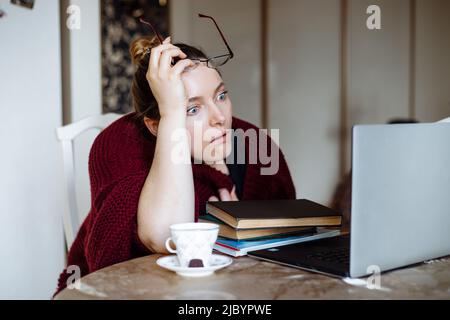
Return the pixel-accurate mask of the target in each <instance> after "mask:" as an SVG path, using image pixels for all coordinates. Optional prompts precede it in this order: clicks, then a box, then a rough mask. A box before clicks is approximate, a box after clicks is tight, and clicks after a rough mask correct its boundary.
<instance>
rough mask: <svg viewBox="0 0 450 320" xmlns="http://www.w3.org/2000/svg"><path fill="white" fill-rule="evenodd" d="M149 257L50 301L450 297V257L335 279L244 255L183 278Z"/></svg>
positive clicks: (86, 280) (108, 270)
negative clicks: (370, 278) (370, 281)
mask: <svg viewBox="0 0 450 320" xmlns="http://www.w3.org/2000/svg"><path fill="white" fill-rule="evenodd" d="M160 256H161V255H152V256H147V257H142V258H138V259H134V260H130V261H126V262H123V263H120V264H117V265H114V266H110V267H107V268H105V269H102V270H99V271H97V272H94V273H91V274H89V275H87V276H86V277H84V278H82V279H81V285H80V288H79V289H72V290H70V289H65V290H63V291H62V292H60V293H59V294H58V295H57V296H56V297H55V299H56V300H62V299H181V300H184V299H186V300H210V299H211V300H213V299H216V300H228V299H230V300H231V299H238V300H240V299H252V300H253V299H268V300H272V299H450V259H449V258H446V259H440V260H434V261H430V262H427V263H424V264H420V265H417V266H414V267H409V268H404V269H399V270H395V271H391V272H387V273H383V274H382V275H381V283H380V284H381V286H380V287H378V288H376V289H369V288H367V281H366V280H367V279H337V278H331V277H327V276H324V275H320V274H316V273H310V272H307V271H303V270H299V269H295V268H290V267H285V266H281V265H277V264H274V263H269V262H264V261H259V260H255V259H252V258H248V257H242V258H236V259H234V261H233V263H232V264H231V265H230V266H229V267H227V268H224V269H222V270H219V271H216V273H214V274H213V275H211V276H207V277H203V278H185V277H181V276H179V275H177V274H175V273H174V272H172V271H169V270H166V269H163V268H161V267H159V266H158V265H157V264H156V260H157V259H158V258H159V257H160Z"/></svg>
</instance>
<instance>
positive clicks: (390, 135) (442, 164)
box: [248, 123, 450, 278]
mask: <svg viewBox="0 0 450 320" xmlns="http://www.w3.org/2000/svg"><path fill="white" fill-rule="evenodd" d="M352 137H353V141H352V142H353V144H352V204H351V206H352V210H351V226H350V234H348V235H339V236H337V237H332V238H327V239H321V240H317V241H311V242H307V243H300V244H292V245H287V246H283V247H277V248H272V249H265V250H259V251H254V252H249V253H248V255H249V256H252V257H254V258H258V259H262V260H266V261H271V262H275V263H279V264H283V265H287V266H291V267H296V268H300V269H306V270H309V271H314V272H319V273H323V274H326V275H331V276H336V277H352V278H358V277H363V276H366V275H369V274H373V272H374V270H377V271H380V272H382V271H387V270H392V269H397V268H400V267H405V266H409V265H412V264H417V263H421V262H423V261H426V260H431V259H435V258H439V257H444V256H447V255H450V232H449V230H450V124H448V123H433V124H432V123H429V124H426V123H421V124H397V125H392V124H390V125H358V126H355V127H354V128H353V132H352Z"/></svg>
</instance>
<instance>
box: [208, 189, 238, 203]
mask: <svg viewBox="0 0 450 320" xmlns="http://www.w3.org/2000/svg"><path fill="white" fill-rule="evenodd" d="M219 197H220V201H239V199H238V197H237V195H236V186H234V187H233V190H231V192H229V191H228V190H227V189H225V188H223V189H219ZM208 201H219V199H218V198H217V197H216V196H211V197H210V198H209V200H208Z"/></svg>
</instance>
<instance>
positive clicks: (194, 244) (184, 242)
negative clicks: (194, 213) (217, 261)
mask: <svg viewBox="0 0 450 320" xmlns="http://www.w3.org/2000/svg"><path fill="white" fill-rule="evenodd" d="M170 234H171V237H170V238H168V239H167V240H166V248H167V250H168V251H169V252H171V253H176V254H177V256H178V260H179V262H180V266H181V267H184V268H186V267H189V263H190V262H191V260H193V259H196V260H197V259H198V260H201V261H202V262H203V266H204V267H209V266H210V259H211V254H212V250H213V247H214V243H215V242H216V240H217V235H218V234H219V225H217V224H214V223H194V222H190V223H180V224H174V225H171V226H170ZM170 241H172V242H173V243H175V245H176V247H177V249H176V250H174V249H172V247H171V246H170Z"/></svg>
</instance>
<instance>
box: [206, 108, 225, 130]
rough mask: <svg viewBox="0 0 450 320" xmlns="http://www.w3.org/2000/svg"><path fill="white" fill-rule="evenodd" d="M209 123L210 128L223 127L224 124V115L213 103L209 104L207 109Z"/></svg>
mask: <svg viewBox="0 0 450 320" xmlns="http://www.w3.org/2000/svg"><path fill="white" fill-rule="evenodd" d="M209 122H210V125H211V126H216V125H223V124H224V123H225V115H224V114H223V113H222V111H221V110H220V108H219V107H217V106H216V105H215V104H214V103H211V105H210V107H209Z"/></svg>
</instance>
